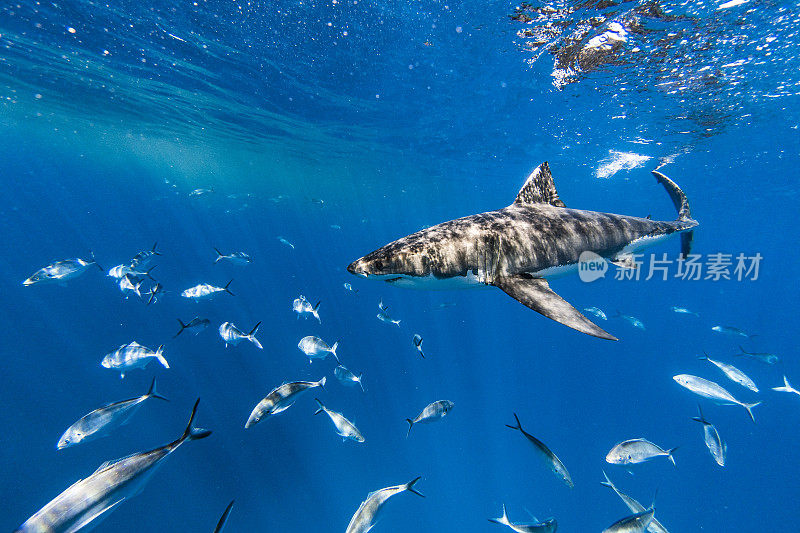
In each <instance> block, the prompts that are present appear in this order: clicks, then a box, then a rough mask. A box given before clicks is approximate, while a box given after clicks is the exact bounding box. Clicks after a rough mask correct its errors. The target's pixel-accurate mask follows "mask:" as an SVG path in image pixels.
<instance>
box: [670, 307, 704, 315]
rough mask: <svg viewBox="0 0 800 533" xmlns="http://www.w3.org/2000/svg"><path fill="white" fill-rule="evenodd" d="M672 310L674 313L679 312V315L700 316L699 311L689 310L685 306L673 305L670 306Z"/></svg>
mask: <svg viewBox="0 0 800 533" xmlns="http://www.w3.org/2000/svg"><path fill="white" fill-rule="evenodd" d="M670 310H671V311H672V312H673V313H678V314H679V315H693V316H696V317H699V316H700V315H699V314H698V313H695V312H694V311H689V310H688V309H686V308H685V307H677V306H674V305H673V306H672V307H670Z"/></svg>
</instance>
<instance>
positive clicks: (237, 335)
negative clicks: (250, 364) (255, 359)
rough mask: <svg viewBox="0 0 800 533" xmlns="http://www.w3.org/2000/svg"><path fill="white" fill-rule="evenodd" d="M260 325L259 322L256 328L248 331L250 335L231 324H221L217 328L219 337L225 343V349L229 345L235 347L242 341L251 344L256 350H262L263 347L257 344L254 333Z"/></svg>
mask: <svg viewBox="0 0 800 533" xmlns="http://www.w3.org/2000/svg"><path fill="white" fill-rule="evenodd" d="M260 325H261V322H259V323H258V324H256V326H255V327H254V328H253V329H251V330H250V333H245V332H243V331H242V330H240V329H239V328H237V327H236V325H235V324H234V323H233V322H223V323H222V324H220V326H219V336H220V337H222V340H224V341H225V347H226V348H227V347H228V345H229V344H230V345H231V346H236V345H238V344H239V343H240V342H242V341H243V340H248V341H250V342H252V343H253V344H254V345H255V346H256V348H258V349H259V350H263V349H264V347H263V346H261V343H260V342H258V339H257V338H256V332H257V331H258V326H260Z"/></svg>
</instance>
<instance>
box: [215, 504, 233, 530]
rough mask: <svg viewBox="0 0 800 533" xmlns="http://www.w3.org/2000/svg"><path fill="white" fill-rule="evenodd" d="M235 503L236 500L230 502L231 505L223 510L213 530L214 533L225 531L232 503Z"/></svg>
mask: <svg viewBox="0 0 800 533" xmlns="http://www.w3.org/2000/svg"><path fill="white" fill-rule="evenodd" d="M235 501H236V500H231V503H229V504H228V506H227V507H226V508H225V512H224V513H222V516H221V517H220V519H219V522H217V527H215V528H214V533H222V530H223V529H225V524H226V523H227V522H228V517H229V516H230V514H231V509H232V508H233V503H234V502H235Z"/></svg>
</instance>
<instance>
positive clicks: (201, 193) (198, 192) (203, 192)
mask: <svg viewBox="0 0 800 533" xmlns="http://www.w3.org/2000/svg"><path fill="white" fill-rule="evenodd" d="M212 192H214V189H195V190H193V191H192V192H190V193H189V196H190V197H193V198H197V197H198V196H204V195H206V194H211V193H212Z"/></svg>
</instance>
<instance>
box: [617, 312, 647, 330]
mask: <svg viewBox="0 0 800 533" xmlns="http://www.w3.org/2000/svg"><path fill="white" fill-rule="evenodd" d="M614 318H620V319H622V320H624V321H625V322H627V323H628V324H630V325H631V326H633V327H635V328H638V329H641V330H644V329H645V327H644V322H642V321H641V320H639V319H638V318H636V317H635V316H631V315H623V314H622V313H620V312H619V311H617V313H616V314H615V315H614Z"/></svg>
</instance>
